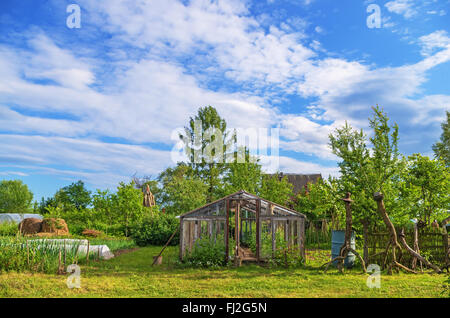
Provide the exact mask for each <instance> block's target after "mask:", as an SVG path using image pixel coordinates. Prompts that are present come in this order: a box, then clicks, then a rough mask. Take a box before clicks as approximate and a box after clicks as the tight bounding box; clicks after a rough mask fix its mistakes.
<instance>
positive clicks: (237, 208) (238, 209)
mask: <svg viewBox="0 0 450 318" xmlns="http://www.w3.org/2000/svg"><path fill="white" fill-rule="evenodd" d="M240 209H241V204H240V202H239V201H237V202H236V209H235V212H234V214H235V216H234V220H235V223H236V225H235V229H234V239H235V240H236V246H235V252H234V257H237V256H238V250H239V246H240V244H239V243H240V242H239V241H240V236H239V234H240V230H241V228H240V222H239V214H240Z"/></svg>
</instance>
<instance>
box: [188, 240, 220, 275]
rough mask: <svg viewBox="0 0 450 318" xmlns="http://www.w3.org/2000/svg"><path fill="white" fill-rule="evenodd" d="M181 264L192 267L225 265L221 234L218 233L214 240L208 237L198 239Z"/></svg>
mask: <svg viewBox="0 0 450 318" xmlns="http://www.w3.org/2000/svg"><path fill="white" fill-rule="evenodd" d="M183 264H184V265H186V266H192V267H209V268H211V267H216V268H217V267H220V266H224V265H226V263H225V242H224V238H223V236H220V235H218V236H217V238H216V241H214V239H212V238H209V237H204V238H200V239H198V240H197V241H196V242H195V245H194V247H193V248H192V251H191V252H190V253H188V254H187V255H186V256H185V257H184V259H183Z"/></svg>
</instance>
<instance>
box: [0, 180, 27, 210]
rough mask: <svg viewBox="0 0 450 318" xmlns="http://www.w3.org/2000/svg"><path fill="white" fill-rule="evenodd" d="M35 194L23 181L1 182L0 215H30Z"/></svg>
mask: <svg viewBox="0 0 450 318" xmlns="http://www.w3.org/2000/svg"><path fill="white" fill-rule="evenodd" d="M32 200H33V193H31V191H30V190H29V189H28V186H27V185H26V184H24V183H23V182H22V181H21V180H2V181H0V213H29V212H30V211H31V201H32Z"/></svg>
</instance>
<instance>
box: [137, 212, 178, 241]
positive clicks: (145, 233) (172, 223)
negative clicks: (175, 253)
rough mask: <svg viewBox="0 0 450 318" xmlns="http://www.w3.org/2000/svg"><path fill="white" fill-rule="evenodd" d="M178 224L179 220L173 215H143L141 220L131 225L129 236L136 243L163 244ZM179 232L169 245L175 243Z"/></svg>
mask: <svg viewBox="0 0 450 318" xmlns="http://www.w3.org/2000/svg"><path fill="white" fill-rule="evenodd" d="M179 226H180V222H179V220H178V219H177V218H175V216H173V215H169V214H162V213H154V214H152V215H151V216H147V217H145V218H144V219H143V220H142V221H141V222H136V223H134V224H133V226H132V227H131V237H132V238H133V239H134V241H135V242H136V244H137V245H139V246H146V245H164V244H166V242H167V241H168V240H169V238H170V236H171V235H172V234H173V232H175V231H176V230H177V229H178V228H179ZM178 242H179V233H177V234H176V235H175V236H174V238H173V239H172V241H171V242H170V245H177V244H178Z"/></svg>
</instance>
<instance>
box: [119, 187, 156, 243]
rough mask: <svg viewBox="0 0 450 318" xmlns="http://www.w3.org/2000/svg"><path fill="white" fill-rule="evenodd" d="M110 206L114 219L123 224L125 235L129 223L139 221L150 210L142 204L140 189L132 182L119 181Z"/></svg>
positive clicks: (126, 234) (127, 231)
mask: <svg viewBox="0 0 450 318" xmlns="http://www.w3.org/2000/svg"><path fill="white" fill-rule="evenodd" d="M112 206H113V209H114V217H115V219H116V221H117V222H119V223H121V224H123V225H124V226H125V236H128V233H129V228H130V224H132V223H137V222H139V221H140V220H142V218H143V217H144V215H145V214H148V213H149V212H150V211H149V209H146V208H144V206H143V195H142V191H141V190H139V189H136V188H135V187H134V183H133V182H130V183H124V182H120V183H119V186H118V187H117V192H116V194H115V195H114V196H113V197H112Z"/></svg>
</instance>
